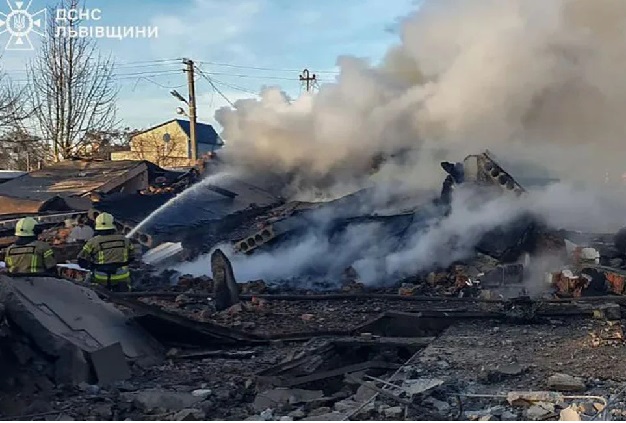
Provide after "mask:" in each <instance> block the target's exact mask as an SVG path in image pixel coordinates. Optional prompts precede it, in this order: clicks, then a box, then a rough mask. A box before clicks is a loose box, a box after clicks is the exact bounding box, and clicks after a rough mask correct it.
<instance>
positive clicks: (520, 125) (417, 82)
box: [217, 0, 626, 188]
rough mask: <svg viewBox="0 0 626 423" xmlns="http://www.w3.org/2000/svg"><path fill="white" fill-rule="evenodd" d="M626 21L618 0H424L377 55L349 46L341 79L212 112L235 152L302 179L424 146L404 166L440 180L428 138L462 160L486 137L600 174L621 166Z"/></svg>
mask: <svg viewBox="0 0 626 423" xmlns="http://www.w3.org/2000/svg"><path fill="white" fill-rule="evenodd" d="M625 22H626V2H623V1H622V0H602V1H593V2H591V1H589V0H554V1H550V2H545V1H542V0H510V1H500V0H426V1H424V2H423V5H422V6H421V7H420V9H419V10H418V11H417V12H416V13H415V14H413V15H412V16H409V17H408V18H406V19H405V21H404V22H403V25H402V37H401V38H402V40H401V41H402V42H401V44H400V45H399V46H397V47H393V48H391V49H390V51H389V53H388V55H387V58H386V59H385V61H384V63H383V64H382V65H381V66H378V67H372V66H370V65H369V64H368V63H367V62H365V61H363V60H360V59H356V58H352V57H342V58H340V59H339V61H338V63H339V65H340V66H341V74H340V75H339V77H338V79H337V83H336V84H327V85H324V86H322V88H321V89H320V91H319V93H318V94H316V95H315V96H314V97H310V96H303V97H301V98H299V99H297V100H294V101H291V100H289V99H288V98H287V97H286V95H284V94H283V93H281V92H280V91H279V90H278V89H269V90H266V91H264V92H263V95H262V98H261V100H241V101H239V102H237V103H236V109H235V110H231V109H222V110H220V111H218V112H217V119H218V120H219V122H220V123H221V124H222V126H223V127H224V134H223V136H224V138H225V139H226V140H228V141H229V144H228V145H229V147H228V150H230V154H231V155H232V156H233V158H234V159H236V160H237V161H238V162H240V163H243V162H245V163H247V164H248V166H253V167H261V168H266V169H273V170H279V171H281V172H284V171H287V172H288V171H297V172H298V175H299V178H300V181H299V184H298V188H303V187H305V186H306V185H307V183H308V184H309V185H314V186H316V185H317V186H319V185H322V182H321V181H322V180H323V181H324V184H323V185H324V186H328V185H329V175H331V176H332V177H334V179H335V180H336V181H337V182H338V183H339V182H341V183H344V184H345V183H347V182H348V181H352V180H354V178H356V179H358V177H359V176H361V175H363V173H364V172H365V171H366V170H367V169H368V168H369V166H370V164H371V158H372V157H373V156H375V155H376V154H378V153H381V152H382V153H393V152H395V151H397V150H398V149H401V148H409V149H418V148H420V147H421V148H422V150H420V151H421V154H414V155H413V157H412V158H413V162H412V163H411V166H405V167H404V169H403V170H404V171H405V172H410V173H409V174H410V175H411V176H413V177H414V182H415V184H416V185H417V186H423V185H424V184H431V183H432V182H433V181H432V177H431V176H430V175H431V174H432V172H433V169H435V168H436V166H437V163H435V162H434V161H433V160H431V157H430V154H427V153H424V150H423V147H425V145H424V144H425V143H428V145H429V146H430V147H436V148H438V149H440V150H441V151H443V152H448V153H450V152H452V153H453V157H454V158H455V159H458V157H459V156H463V155H464V154H466V153H475V152H477V151H480V150H481V149H483V148H485V147H488V148H490V149H491V150H492V151H494V152H496V153H498V154H499V155H500V156H502V157H507V156H508V157H509V158H511V157H513V158H515V157H518V156H525V158H530V159H533V160H534V161H536V162H539V163H542V164H544V165H546V166H548V167H549V168H550V169H551V170H553V171H556V172H558V173H559V174H560V175H561V176H562V175H566V176H576V177H578V178H582V179H594V180H601V179H603V178H604V175H605V172H606V171H607V170H611V171H612V175H621V174H622V173H623V172H624V170H626V169H625V168H624V166H623V164H622V163H621V162H622V160H621V158H620V157H619V156H620V154H616V153H617V152H620V153H623V152H624V148H625V147H624V143H623V139H624V136H625V135H626V119H623V118H622V113H621V110H623V109H624V106H625V105H626V82H625V80H624V78H623V76H622V72H621V70H622V69H624V65H626V48H625V47H626V39H624V37H623V30H624V24H625ZM396 171H398V169H396ZM331 179H332V178H331Z"/></svg>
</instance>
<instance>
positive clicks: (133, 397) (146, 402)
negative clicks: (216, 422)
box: [120, 389, 203, 413]
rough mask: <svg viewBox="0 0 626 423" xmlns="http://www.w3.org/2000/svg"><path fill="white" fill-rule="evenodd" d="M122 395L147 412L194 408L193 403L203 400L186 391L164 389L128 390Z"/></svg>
mask: <svg viewBox="0 0 626 423" xmlns="http://www.w3.org/2000/svg"><path fill="white" fill-rule="evenodd" d="M120 397H121V399H122V401H126V402H132V403H133V404H134V405H135V406H136V407H137V408H139V409H140V410H142V411H143V412H145V413H149V412H151V411H153V410H165V411H181V410H183V409H185V408H193V405H195V404H197V403H199V402H200V401H202V400H203V399H202V398H200V397H194V396H193V395H191V394H189V393H186V392H174V391H163V390H159V389H149V390H146V391H139V392H126V393H122V394H121V396H120Z"/></svg>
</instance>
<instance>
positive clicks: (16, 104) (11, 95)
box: [0, 71, 28, 130]
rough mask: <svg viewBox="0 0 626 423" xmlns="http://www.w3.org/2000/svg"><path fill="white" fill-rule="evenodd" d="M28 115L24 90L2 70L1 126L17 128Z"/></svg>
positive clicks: (0, 87)
mask: <svg viewBox="0 0 626 423" xmlns="http://www.w3.org/2000/svg"><path fill="white" fill-rule="evenodd" d="M27 117H28V113H27V111H26V107H25V96H24V92H23V90H21V89H18V88H16V87H15V86H14V85H13V84H12V83H11V81H10V80H9V78H8V77H7V75H6V74H5V73H4V72H2V71H0V128H1V129H5V130H6V129H7V128H15V127H16V125H18V124H19V123H20V122H21V121H22V120H24V119H26V118H27Z"/></svg>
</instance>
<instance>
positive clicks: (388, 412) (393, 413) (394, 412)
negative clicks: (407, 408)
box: [383, 406, 404, 420]
mask: <svg viewBox="0 0 626 423" xmlns="http://www.w3.org/2000/svg"><path fill="white" fill-rule="evenodd" d="M403 414H404V408H403V407H400V406H396V407H389V408H385V409H384V410H383V415H384V416H385V417H386V418H388V419H394V420H395V419H399V418H400V417H402V415H403Z"/></svg>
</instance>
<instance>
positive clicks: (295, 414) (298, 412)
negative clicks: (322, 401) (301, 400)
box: [289, 408, 306, 419]
mask: <svg viewBox="0 0 626 423" xmlns="http://www.w3.org/2000/svg"><path fill="white" fill-rule="evenodd" d="M305 416H306V413H305V412H304V411H303V410H302V409H301V408H298V409H297V410H294V411H292V412H291V413H289V417H292V418H294V419H301V418H303V417H305Z"/></svg>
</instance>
